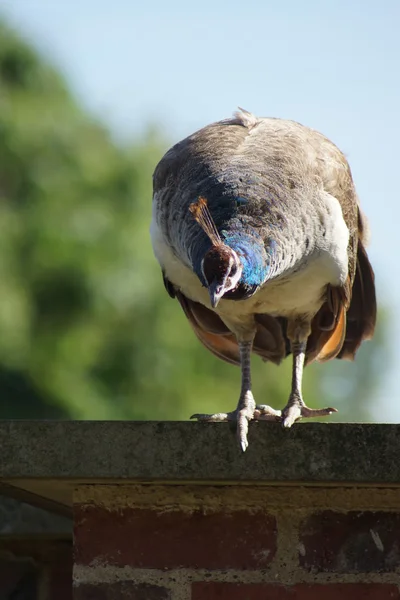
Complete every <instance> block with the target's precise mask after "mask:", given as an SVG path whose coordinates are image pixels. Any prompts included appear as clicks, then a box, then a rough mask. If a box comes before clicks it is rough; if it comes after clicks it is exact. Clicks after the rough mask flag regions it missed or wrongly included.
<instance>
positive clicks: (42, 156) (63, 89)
mask: <svg viewBox="0 0 400 600" xmlns="http://www.w3.org/2000/svg"><path fill="white" fill-rule="evenodd" d="M166 147H167V146H166V144H165V143H163V142H162V140H161V137H159V136H157V134H155V133H149V134H148V135H147V136H146V137H145V139H141V140H138V141H136V142H135V143H133V144H132V145H131V147H129V148H128V147H125V146H119V145H118V144H117V143H115V142H114V141H113V139H112V137H111V134H110V132H109V131H108V130H107V129H106V128H105V127H104V126H103V125H102V124H100V123H98V122H96V121H95V120H94V119H93V118H92V117H91V116H90V115H89V114H87V112H86V111H85V110H84V109H83V108H82V107H81V106H79V103H78V102H77V101H76V100H75V99H74V97H73V96H72V94H71V93H70V92H69V90H68V87H67V85H66V83H65V81H64V80H63V78H62V77H61V76H60V74H58V73H57V71H56V70H55V69H54V68H53V67H52V66H51V65H49V64H48V63H47V62H46V60H45V59H44V58H43V57H41V56H39V55H38V54H37V53H36V52H35V50H34V49H33V48H31V47H30V45H29V44H27V43H25V42H24V41H23V40H22V39H21V37H20V36H18V35H17V34H16V33H14V32H13V31H12V30H10V29H9V28H8V27H7V26H6V25H5V24H3V25H1V26H0V278H1V292H0V399H1V402H0V416H1V417H13V418H21V417H22V418H53V417H58V418H60V417H61V418H83V419H85V418H93V419H126V418H134V419H145V418H146V419H152V418H154V419H178V418H187V417H188V416H190V414H191V413H193V412H209V411H210V412H211V411H221V410H230V409H232V408H233V407H234V406H235V405H236V400H237V397H238V393H239V385H240V373H239V370H238V369H235V368H234V367H232V366H229V365H226V364H225V363H223V362H221V361H219V360H218V359H216V358H214V357H213V356H212V355H211V354H209V353H208V352H207V351H206V350H205V349H204V348H203V347H202V346H201V345H200V344H199V342H198V341H197V339H196V338H195V336H194V335H193V333H192V331H191V329H190V326H189V325H188V323H187V322H186V319H185V317H184V315H183V313H182V311H181V309H180V307H179V305H178V303H177V302H176V301H172V300H171V299H170V298H169V297H168V295H167V294H166V292H165V291H164V288H163V284H162V279H161V273H160V270H159V267H158V265H157V264H156V261H155V259H154V258H153V254H152V250H151V245H150V239H149V233H148V229H149V223H150V216H151V181H152V172H153V170H154V167H155V165H156V163H157V162H158V160H159V159H160V158H161V156H162V154H163V152H164V151H165V150H166ZM377 339H378V341H377V343H375V344H369V345H368V349H367V350H365V351H364V349H363V350H362V352H363V356H361V358H360V360H359V361H358V362H357V368H354V367H351V366H350V368H348V366H347V365H346V366H342V365H337V366H334V367H333V370H332V368H331V367H330V365H328V366H322V367H321V366H319V367H317V368H314V367H310V368H309V369H307V371H306V378H305V395H306V398H307V400H308V402H309V403H310V404H311V405H312V404H314V405H316V404H320V405H329V404H331V403H332V402H333V401H334V402H336V403H337V404H338V405H339V406H343V407H347V409H345V411H344V413H342V415H341V417H342V418H343V416H345V417H346V418H352V416H353V417H355V418H368V404H369V403H370V402H371V398H372V394H373V393H374V389H373V386H372V385H371V382H372V381H373V382H374V383H377V382H378V381H379V377H378V376H382V375H384V373H383V369H382V365H381V362H382V361H379V358H378V359H377V357H379V356H381V355H382V352H383V337H382V335H380V336H378V338H377ZM336 362H338V361H336ZM290 369H291V365H290V360H288V361H286V363H285V364H284V365H283V366H281V367H279V368H277V367H275V366H273V365H265V364H264V363H262V362H261V361H260V360H259V359H254V375H253V378H254V388H255V394H256V398H257V400H258V402H260V403H269V404H271V405H273V406H276V407H277V406H282V405H283V404H284V403H285V401H286V398H287V396H288V392H289V385H290ZM343 369H344V371H343ZM343 373H345V376H344V375H343ZM366 376H368V377H369V379H368V382H369V383H370V384H369V385H367V386H366V385H365V382H366V381H367V380H366V379H365V377H366ZM349 407H350V408H349ZM352 409H353V412H351V410H352Z"/></svg>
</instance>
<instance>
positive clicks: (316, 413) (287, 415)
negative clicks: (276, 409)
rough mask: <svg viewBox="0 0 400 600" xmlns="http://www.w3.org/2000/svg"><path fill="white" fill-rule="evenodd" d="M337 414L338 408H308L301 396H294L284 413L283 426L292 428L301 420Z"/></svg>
mask: <svg viewBox="0 0 400 600" xmlns="http://www.w3.org/2000/svg"><path fill="white" fill-rule="evenodd" d="M335 412H337V409H336V408H331V407H328V408H308V406H306V405H305V404H304V401H303V399H302V398H301V397H300V396H297V395H293V396H291V397H290V398H289V402H288V403H287V405H286V406H285V408H284V409H283V411H282V417H281V421H282V425H283V427H285V428H289V427H291V426H292V425H293V424H294V423H295V422H296V421H299V420H300V419H309V418H312V417H327V416H329V415H331V414H332V413H335Z"/></svg>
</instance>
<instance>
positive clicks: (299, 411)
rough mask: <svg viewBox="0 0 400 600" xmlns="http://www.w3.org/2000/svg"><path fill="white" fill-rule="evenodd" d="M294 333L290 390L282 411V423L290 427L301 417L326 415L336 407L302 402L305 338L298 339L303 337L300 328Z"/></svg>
mask: <svg viewBox="0 0 400 600" xmlns="http://www.w3.org/2000/svg"><path fill="white" fill-rule="evenodd" d="M296 333H297V335H295V340H294V341H292V342H291V345H292V354H293V371H292V390H291V392H290V397H289V401H288V403H287V404H286V406H285V408H284V409H283V411H282V425H283V426H284V427H291V426H292V425H293V423H295V422H296V421H298V420H299V419H301V418H302V417H303V418H309V417H326V416H328V415H331V414H332V413H334V412H337V410H336V408H308V406H306V404H305V403H304V400H303V396H302V392H301V387H302V380H303V369H304V360H305V354H306V347H307V339H300V340H299V337H300V338H302V337H303V336H302V335H301V329H300V331H299V330H297V332H296ZM296 338H297V339H296Z"/></svg>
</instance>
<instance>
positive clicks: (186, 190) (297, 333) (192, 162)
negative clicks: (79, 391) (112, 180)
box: [151, 110, 376, 451]
mask: <svg viewBox="0 0 400 600" xmlns="http://www.w3.org/2000/svg"><path fill="white" fill-rule="evenodd" d="M153 183H154V197H153V218H152V224H151V237H152V244H153V249H154V253H155V256H156V258H157V260H158V262H159V263H160V266H161V269H162V273H163V278H164V284H165V287H166V289H167V291H168V293H169V294H170V296H172V297H173V298H174V297H175V298H177V299H178V300H179V302H180V304H181V306H182V309H183V311H184V312H185V314H186V317H187V318H188V320H189V322H190V324H191V326H192V327H193V330H194V332H195V334H196V335H197V337H198V338H199V340H200V341H201V342H202V343H203V344H204V346H206V348H208V349H209V350H210V351H211V352H213V353H214V354H215V355H216V356H218V357H219V358H221V359H223V360H225V361H227V362H230V363H232V364H235V365H240V367H241V373H242V384H241V391H240V397H239V402H238V405H237V408H236V410H234V411H232V412H231V413H220V414H215V415H204V414H198V415H193V417H195V418H197V419H200V420H205V421H224V420H235V421H237V435H238V440H239V443H240V446H241V448H242V450H243V451H244V450H246V448H247V445H248V442H247V432H248V423H249V421H251V420H252V419H265V420H279V421H281V422H282V424H283V426H284V427H291V425H293V423H294V422H295V421H297V420H298V419H300V418H302V417H321V416H325V415H329V414H331V413H332V412H336V409H334V408H320V409H311V408H308V407H307V405H306V404H305V402H304V400H303V397H302V391H301V388H302V378H303V367H304V365H305V364H308V363H310V362H311V361H313V360H318V361H327V360H329V359H332V358H346V359H353V358H354V356H355V353H356V351H357V349H358V347H359V346H360V344H361V342H362V341H363V340H365V339H369V338H371V337H372V335H373V332H374V327H375V321H376V299H375V285H374V274H373V270H372V268H371V265H370V262H369V260H368V257H367V254H366V251H365V243H366V237H367V227H366V221H365V218H364V216H363V214H362V213H361V210H360V207H359V203H358V198H357V194H356V191H355V188H354V183H353V180H352V176H351V171H350V167H349V165H348V163H347V161H346V159H345V157H344V155H343V154H342V152H341V151H340V150H339V149H338V148H337V147H336V146H335V145H334V144H333V143H332V142H330V141H329V140H328V139H327V138H326V137H324V136H323V135H321V134H320V133H318V132H316V131H314V130H312V129H309V128H307V127H304V126H302V125H300V124H299V123H296V122H293V121H287V120H281V119H273V118H257V117H255V116H254V115H252V114H250V113H248V112H247V111H244V110H240V111H239V112H238V113H235V115H234V117H233V118H232V119H227V120H224V121H220V122H218V123H214V124H212V125H209V126H207V127H205V128H203V129H201V130H200V131H197V132H196V133H194V134H193V135H190V136H189V137H187V138H186V139H184V140H183V141H181V142H179V143H178V144H176V145H175V146H173V147H172V148H171V149H170V150H169V151H168V152H167V153H166V154H165V156H164V157H163V158H162V160H161V161H160V162H159V164H158V165H157V167H156V170H155V172H154V180H153ZM252 352H254V353H255V354H258V355H259V356H261V358H262V359H263V360H265V361H271V362H273V363H277V364H278V363H279V362H280V361H281V360H282V359H283V358H285V357H286V356H288V355H289V354H290V353H291V354H292V360H293V374H292V384H291V392H290V396H289V400H288V403H287V404H286V406H285V408H284V409H283V410H282V411H279V410H275V409H273V408H271V407H270V406H267V405H256V403H255V401H254V398H253V394H252V391H251V373H250V356H251V353H252Z"/></svg>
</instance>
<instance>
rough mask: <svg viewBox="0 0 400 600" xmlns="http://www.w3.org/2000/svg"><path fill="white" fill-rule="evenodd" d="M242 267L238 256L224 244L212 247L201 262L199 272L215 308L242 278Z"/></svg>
mask: <svg viewBox="0 0 400 600" xmlns="http://www.w3.org/2000/svg"><path fill="white" fill-rule="evenodd" d="M242 270H243V266H242V264H241V262H240V260H239V257H238V255H237V254H236V252H235V251H234V250H232V248H229V246H226V245H225V244H222V243H221V244H219V245H217V246H212V247H211V248H210V249H209V250H208V252H206V254H205V256H204V258H203V260H202V261H201V271H202V274H203V277H204V279H205V281H206V284H207V288H208V293H209V294H210V301H211V306H212V307H213V308H215V307H216V306H217V304H218V302H219V301H220V300H221V298H222V297H223V296H224V294H226V293H227V292H230V291H231V290H234V289H235V288H236V287H237V285H238V283H239V280H240V278H241V276H242Z"/></svg>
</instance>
